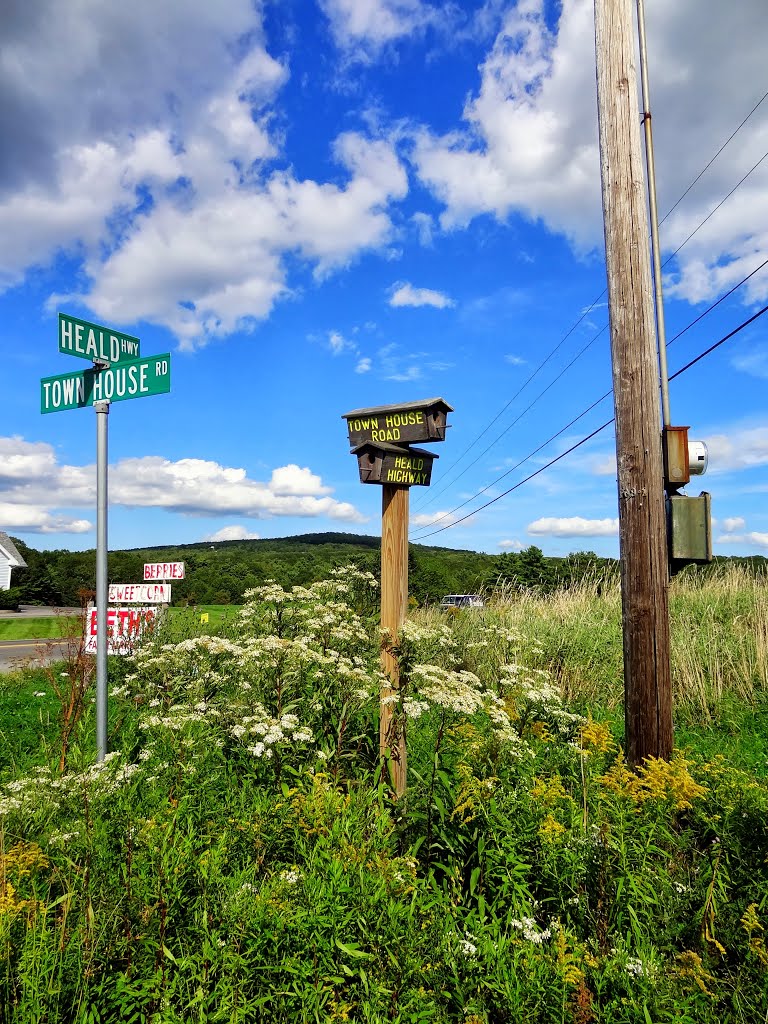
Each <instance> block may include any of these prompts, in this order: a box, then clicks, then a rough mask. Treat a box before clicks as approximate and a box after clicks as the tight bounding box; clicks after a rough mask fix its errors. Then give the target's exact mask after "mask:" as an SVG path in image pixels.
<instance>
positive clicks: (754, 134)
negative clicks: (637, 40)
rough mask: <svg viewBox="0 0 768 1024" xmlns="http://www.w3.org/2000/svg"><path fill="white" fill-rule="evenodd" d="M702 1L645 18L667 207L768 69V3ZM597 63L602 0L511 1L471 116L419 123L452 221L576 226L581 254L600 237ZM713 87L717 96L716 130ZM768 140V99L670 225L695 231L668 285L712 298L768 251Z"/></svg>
mask: <svg viewBox="0 0 768 1024" xmlns="http://www.w3.org/2000/svg"><path fill="white" fill-rule="evenodd" d="M697 9H698V5H696V4H695V3H694V0H679V2H677V3H674V4H656V5H653V6H652V7H651V8H650V9H649V11H648V13H647V18H646V21H647V35H648V49H649V52H650V53H651V54H652V60H653V64H652V92H653V96H652V100H653V104H654V114H655V115H656V116H654V122H653V123H654V136H655V142H656V166H657V183H658V186H659V206H660V209H661V212H662V214H664V212H665V211H666V210H671V209H672V207H673V205H674V204H675V202H676V201H677V199H678V198H679V197H680V196H681V195H682V193H683V192H684V191H685V189H686V188H687V187H688V185H689V184H690V183H691V182H692V181H693V179H694V178H696V177H697V175H698V174H699V172H700V171H701V169H702V168H703V167H704V166H705V165H706V164H707V163H708V162H709V161H710V159H711V158H712V156H713V155H714V153H715V152H716V151H717V148H718V146H719V145H720V143H721V142H723V141H725V140H726V139H728V137H729V136H730V135H731V133H732V132H733V130H734V128H735V127H736V126H738V125H739V123H740V122H741V121H742V120H743V119H744V117H745V116H746V115H747V114H748V113H749V108H750V106H751V103H750V100H749V98H748V97H747V98H746V99H745V93H744V88H743V83H744V82H745V81H747V82H750V81H759V80H760V78H761V75H762V68H763V65H764V59H765V57H764V48H763V44H762V41H763V40H764V38H765V34H766V32H768V7H767V6H766V5H765V3H764V2H763V0H744V2H743V3H742V4H741V5H740V6H739V11H738V16H735V15H734V8H733V7H732V6H731V5H727V4H716V5H713V6H712V9H711V10H708V12H707V17H706V18H697V17H696V11H697ZM725 38H727V39H728V40H729V45H728V46H727V47H723V44H722V40H723V39H725ZM594 66H595V54H594V29H593V4H592V0H564V2H563V4H562V5H561V7H560V15H559V19H558V20H557V22H556V23H555V24H554V25H553V24H552V21H551V19H550V18H549V5H548V4H545V2H544V0H520V2H519V3H517V4H516V5H514V6H511V5H510V9H509V10H508V12H507V13H506V14H505V16H504V18H503V23H502V25H501V28H500V29H499V31H498V34H497V36H496V38H495V40H494V42H493V45H492V46H491V48H490V51H489V52H488V54H487V56H486V59H485V60H484V61H483V62H482V64H481V65H480V68H479V81H478V83H477V85H476V87H475V89H474V90H473V92H472V94H471V95H470V97H469V98H468V100H467V101H466V104H465V106H464V110H463V112H462V118H463V124H460V125H458V126H457V127H456V128H455V129H453V130H452V131H449V132H447V133H446V134H442V135H440V134H435V133H434V132H433V131H432V130H431V129H430V128H429V127H428V126H422V127H421V128H420V129H418V130H416V131H415V132H414V152H413V159H414V165H415V168H416V171H417V174H418V175H419V177H420V179H421V181H422V182H423V183H424V184H425V185H426V186H427V187H428V188H429V189H431V191H432V192H433V193H434V195H435V196H436V197H437V198H438V200H439V201H440V202H441V203H442V205H443V212H442V214H441V218H440V220H441V224H442V226H443V227H444V228H448V229H450V228H457V227H462V226H464V225H466V224H468V223H469V222H470V221H471V220H472V219H473V218H475V217H478V216H480V215H482V214H491V215H493V216H495V217H497V218H498V219H500V220H504V219H506V218H508V217H510V216H511V215H514V214H518V215H521V216H523V217H525V218H527V219H529V220H531V221H539V220H540V221H542V222H543V223H544V224H545V225H546V226H547V227H548V228H549V229H550V230H552V231H554V232H557V233H561V234H563V235H565V236H566V237H567V238H568V239H570V241H571V242H572V244H573V245H574V246H575V247H576V249H577V250H584V249H591V248H593V247H600V246H601V245H602V218H601V212H600V211H601V202H600V173H599V150H598V140H597V118H596V89H595V81H594ZM702 96H709V97H712V102H711V103H708V104H707V130H706V131H705V132H703V131H701V97H702ZM757 98H758V97H757V95H755V100H756V99H757ZM766 141H768V105H766V104H763V105H762V106H761V108H760V110H759V111H757V112H756V113H755V116H754V117H753V118H752V119H751V120H750V123H749V125H748V127H747V128H745V130H744V131H742V133H741V134H740V135H739V137H738V139H737V140H735V142H734V144H732V145H730V146H728V147H727V148H726V149H725V150H724V151H723V153H722V154H721V155H720V156H718V158H717V160H716V161H715V162H714V163H713V164H712V166H711V167H710V168H709V169H708V170H707V173H706V175H704V176H703V177H702V178H701V180H700V181H698V182H697V183H696V186H695V188H694V189H693V190H692V191H691V192H690V193H689V194H688V195H687V196H686V199H685V202H684V203H681V204H680V206H679V207H677V208H676V209H674V211H673V212H672V213H671V215H670V216H669V218H668V219H666V220H665V223H663V224H662V245H663V246H664V248H665V250H666V251H667V252H672V251H674V250H675V249H677V248H678V247H679V246H680V245H682V244H683V243H684V242H686V239H688V238H689V236H693V237H691V238H690V241H688V242H686V244H685V248H684V249H683V251H682V252H681V253H680V255H679V256H678V257H677V263H676V265H675V266H674V269H671V270H670V272H669V274H668V278H667V290H668V294H670V295H674V296H677V297H680V298H684V299H687V300H688V301H690V302H701V301H705V300H709V299H711V298H712V297H713V296H715V295H716V294H719V293H721V292H722V291H724V290H726V289H727V288H728V287H730V286H732V285H733V284H735V283H736V282H737V281H739V280H740V279H741V278H742V277H744V276H746V274H747V273H749V272H750V271H751V270H753V269H754V268H755V267H756V266H757V265H758V264H759V263H760V262H761V261H762V260H763V259H765V258H766V256H768V228H766V227H765V225H766V224H768V161H764V162H763V163H762V164H761V165H760V166H759V167H757V168H756V169H755V170H754V171H751V169H752V168H753V167H754V166H755V165H756V164H757V163H758V161H759V160H760V158H761V157H762V156H763V154H764V153H765V150H766ZM750 171H751V173H750ZM747 174H748V175H749V176H748V177H747V178H746V180H745V181H744V183H743V184H742V185H741V186H740V187H739V188H738V189H737V191H735V192H734V194H733V196H732V198H730V199H728V201H727V202H726V203H725V204H724V205H723V207H722V208H721V209H719V210H717V212H714V213H713V211H714V210H715V207H716V206H717V204H718V203H719V202H720V200H721V199H722V198H723V197H724V196H725V195H726V194H727V193H728V192H729V191H730V190H731V189H733V188H734V186H736V185H737V183H738V182H739V181H740V180H741V179H742V178H743V177H744V176H745V175H747ZM710 214H712V216H710ZM705 218H709V219H707V220H706V222H705ZM704 222H705V223H704ZM694 232H695V234H693V233H694ZM742 294H743V296H744V301H745V302H753V301H756V300H758V299H762V298H764V297H765V296H766V295H768V277H766V275H758V276H756V277H755V278H753V279H752V281H751V282H750V283H749V285H748V286H747V287H746V288H745V289H744V290H743V293H742Z"/></svg>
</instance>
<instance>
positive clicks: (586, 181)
mask: <svg viewBox="0 0 768 1024" xmlns="http://www.w3.org/2000/svg"><path fill="white" fill-rule="evenodd" d="M593 38H594V35H593V28H592V4H591V2H586V0H573V2H570V3H568V2H566V3H564V4H563V7H562V13H561V17H560V23H559V27H558V35H557V36H555V35H553V34H552V33H551V32H550V30H549V29H548V28H547V25H546V21H545V18H544V14H543V11H542V3H541V0H521V2H520V3H518V4H517V5H516V6H515V7H514V8H512V9H511V10H509V12H508V13H507V15H506V17H505V19H504V24H503V26H502V28H501V31H500V32H499V34H498V36H497V37H496V40H495V42H494V44H493V47H492V48H491V51H490V53H489V54H488V56H487V58H486V60H485V61H484V63H483V64H482V65H481V68H480V87H479V90H478V92H477V94H476V95H475V96H474V97H472V98H471V99H470V100H468V102H467V104H466V106H465V108H464V112H463V117H464V120H465V122H466V123H467V128H466V129H465V130H463V131H454V132H452V133H450V134H448V135H446V136H442V137H437V136H434V135H432V134H431V133H430V132H429V131H428V130H423V131H421V132H419V133H418V134H417V136H416V139H415V151H414V160H415V164H416V167H417V170H418V174H419V176H420V177H421V179H422V181H423V182H424V183H425V184H426V185H427V186H429V187H430V188H431V189H432V190H433V191H434V192H435V194H436V195H437V197H438V198H439V199H440V200H441V201H442V202H443V204H444V206H445V209H444V212H443V214H442V217H441V223H442V225H443V226H444V227H446V228H451V227H457V226H463V225H466V224H467V223H469V221H471V220H472V219H473V218H474V217H476V216H478V215H480V214H482V213H493V214H495V215H496V216H497V217H498V218H499V219H505V218H506V217H507V216H508V215H509V214H510V213H511V212H512V211H514V210H517V211H519V212H522V213H523V214H524V215H526V216H528V217H530V218H532V219H536V218H542V219H543V220H544V221H545V223H546V224H547V225H548V226H549V227H551V228H553V229H554V230H558V231H564V232H565V233H566V234H567V235H568V236H569V237H570V238H572V239H573V240H574V241H575V242H577V244H579V245H581V246H584V245H592V244H594V243H595V241H597V240H598V239H599V231H598V228H599V223H600V219H599V213H600V184H599V180H600V179H599V162H598V148H597V131H596V116H595V109H596V91H595V84H594V43H593ZM590 112H591V113H590Z"/></svg>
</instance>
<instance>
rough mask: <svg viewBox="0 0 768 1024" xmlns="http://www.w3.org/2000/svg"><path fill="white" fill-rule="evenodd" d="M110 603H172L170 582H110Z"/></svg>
mask: <svg viewBox="0 0 768 1024" xmlns="http://www.w3.org/2000/svg"><path fill="white" fill-rule="evenodd" d="M109 603H110V604H170V603H171V584H170V583H110V585H109Z"/></svg>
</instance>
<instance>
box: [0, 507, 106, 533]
mask: <svg viewBox="0 0 768 1024" xmlns="http://www.w3.org/2000/svg"><path fill="white" fill-rule="evenodd" d="M0 523H2V524H3V530H4V532H6V533H7V532H8V531H10V532H11V533H13V532H14V531H18V532H19V533H88V531H89V530H92V529H93V523H91V522H90V521H89V520H88V519H73V518H72V517H71V516H63V515H54V514H52V513H51V512H49V511H48V509H46V508H45V507H44V506H43V505H36V504H35V505H17V504H14V503H13V502H7V501H0Z"/></svg>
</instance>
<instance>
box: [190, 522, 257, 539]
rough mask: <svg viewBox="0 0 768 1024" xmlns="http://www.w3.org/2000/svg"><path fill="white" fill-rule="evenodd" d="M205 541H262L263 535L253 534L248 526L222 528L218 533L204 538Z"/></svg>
mask: <svg viewBox="0 0 768 1024" xmlns="http://www.w3.org/2000/svg"><path fill="white" fill-rule="evenodd" d="M203 540H210V541H219V540H261V535H260V534H258V533H253V532H252V531H251V530H249V529H248V528H247V527H246V526H237V525H235V524H233V525H232V526H222V528H221V529H220V530H217V531H216V533H211V534H209V535H208V536H207V537H203Z"/></svg>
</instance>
